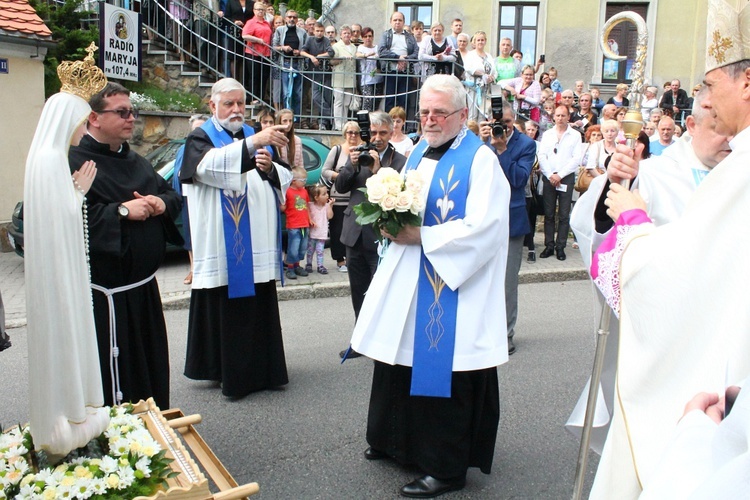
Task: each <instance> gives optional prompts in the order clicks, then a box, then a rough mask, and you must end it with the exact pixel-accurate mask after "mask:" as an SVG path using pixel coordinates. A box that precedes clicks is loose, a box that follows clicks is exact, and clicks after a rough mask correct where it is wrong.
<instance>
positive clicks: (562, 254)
mask: <svg viewBox="0 0 750 500" xmlns="http://www.w3.org/2000/svg"><path fill="white" fill-rule="evenodd" d="M557 260H565V250H563V249H562V248H558V249H557Z"/></svg>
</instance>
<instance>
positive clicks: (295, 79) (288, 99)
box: [281, 59, 302, 122]
mask: <svg viewBox="0 0 750 500" xmlns="http://www.w3.org/2000/svg"><path fill="white" fill-rule="evenodd" d="M283 66H284V68H292V69H294V71H282V72H281V105H282V106H283V107H285V108H289V109H291V110H292V111H294V121H295V122H298V121H299V115H300V114H301V113H302V74H301V73H300V71H299V63H298V62H295V63H293V64H292V63H291V62H290V61H289V59H284V61H283ZM292 75H294V76H292ZM290 78H292V88H291V89H290V88H289V83H290V82H289V79H290ZM290 90H291V92H292V94H291V96H290V95H289V91H290Z"/></svg>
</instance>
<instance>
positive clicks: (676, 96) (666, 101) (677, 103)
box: [659, 79, 690, 120]
mask: <svg viewBox="0 0 750 500" xmlns="http://www.w3.org/2000/svg"><path fill="white" fill-rule="evenodd" d="M669 87H670V88H671V89H672V91H671V92H664V95H663V96H661V102H660V103H659V107H660V108H662V109H671V110H672V111H673V112H674V114H673V115H672V116H674V119H675V120H677V119H679V117H680V110H681V109H687V108H689V107H690V105H689V103H688V95H687V92H685V91H684V90H683V89H681V88H680V81H679V80H676V79H675V80H672V83H671V84H670V85H669Z"/></svg>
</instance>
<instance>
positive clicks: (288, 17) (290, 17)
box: [286, 16, 297, 19]
mask: <svg viewBox="0 0 750 500" xmlns="http://www.w3.org/2000/svg"><path fill="white" fill-rule="evenodd" d="M286 18H287V19H297V16H286Z"/></svg>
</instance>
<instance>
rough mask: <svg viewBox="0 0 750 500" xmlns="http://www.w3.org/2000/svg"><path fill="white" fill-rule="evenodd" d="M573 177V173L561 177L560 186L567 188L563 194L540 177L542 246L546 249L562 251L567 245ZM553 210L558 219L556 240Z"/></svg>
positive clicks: (544, 178)
mask: <svg viewBox="0 0 750 500" xmlns="http://www.w3.org/2000/svg"><path fill="white" fill-rule="evenodd" d="M575 177H576V176H575V173H571V174H568V175H566V176H565V177H563V179H562V184H565V185H566V186H567V187H568V189H567V191H565V192H563V191H558V190H557V189H555V186H553V185H552V183H551V182H550V181H549V179H547V178H546V177H542V182H544V190H543V191H542V198H543V199H544V246H545V247H546V248H556V249H557V250H562V249H564V248H565V245H566V244H567V241H568V231H570V205H571V203H572V201H573V182H574V181H575ZM555 208H557V218H558V222H557V239H555Z"/></svg>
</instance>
